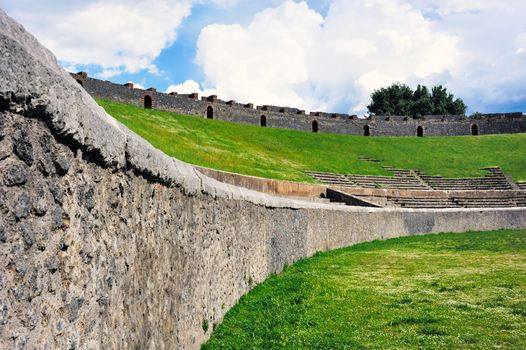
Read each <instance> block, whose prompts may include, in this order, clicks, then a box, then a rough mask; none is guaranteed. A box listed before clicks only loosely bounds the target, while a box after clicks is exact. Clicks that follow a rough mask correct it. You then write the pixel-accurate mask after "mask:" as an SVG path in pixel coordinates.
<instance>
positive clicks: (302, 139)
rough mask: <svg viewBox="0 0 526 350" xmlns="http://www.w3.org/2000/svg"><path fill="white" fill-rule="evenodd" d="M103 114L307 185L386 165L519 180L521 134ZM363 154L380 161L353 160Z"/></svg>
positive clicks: (136, 111)
mask: <svg viewBox="0 0 526 350" xmlns="http://www.w3.org/2000/svg"><path fill="white" fill-rule="evenodd" d="M98 102H99V104H100V105H101V106H103V107H104V108H105V109H106V111H107V112H108V113H109V114H111V115H112V116H113V117H115V118H116V119H117V120H119V121H120V122H122V123H123V124H125V125H126V126H127V127H128V128H130V129H131V130H133V131H134V132H136V133H137V134H139V135H140V136H142V137H143V138H145V139H146V140H148V141H149V142H150V143H151V144H152V145H153V146H155V147H156V148H158V149H160V150H162V151H163V152H165V153H166V154H168V155H170V156H173V157H176V158H178V159H180V160H183V161H185V162H188V163H192V164H195V165H201V166H205V167H210V168H214V169H219V170H225V171H231V172H236V173H241V174H247V175H254V176H260V177H266V178H275V179H282V180H292V181H301V182H313V181H314V180H313V179H312V178H310V177H309V176H307V175H305V174H304V173H303V171H305V170H317V171H327V172H336V173H353V174H365V175H390V173H388V172H386V171H385V170H384V169H382V166H384V165H389V166H394V167H399V168H404V169H422V170H425V171H426V172H427V173H429V174H431V175H442V176H447V177H463V176H483V175H484V172H483V171H481V170H480V168H482V167H488V166H500V167H502V169H503V170H504V172H505V173H507V174H509V175H512V176H513V178H514V179H515V180H526V134H514V135H488V136H477V137H473V136H461V137H424V138H417V137H363V136H350V135H336V134H323V133H320V134H314V133H309V132H301V131H293V130H284V129H275V128H261V127H258V126H251V125H245V124H237V123H230V122H224V121H219V120H207V119H204V118H197V117H190V116H182V115H177V114H175V113H168V112H161V111H156V110H146V109H143V108H139V107H135V106H129V105H123V104H119V103H116V102H110V101H105V100H98ZM361 156H365V157H369V158H373V159H378V160H381V162H380V163H370V162H365V161H360V160H358V158H359V157H361Z"/></svg>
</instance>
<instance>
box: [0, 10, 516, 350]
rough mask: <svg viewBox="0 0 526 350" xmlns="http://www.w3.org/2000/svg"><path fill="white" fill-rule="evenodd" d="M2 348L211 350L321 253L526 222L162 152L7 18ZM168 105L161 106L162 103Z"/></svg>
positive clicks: (1, 38) (1, 20)
mask: <svg viewBox="0 0 526 350" xmlns="http://www.w3.org/2000/svg"><path fill="white" fill-rule="evenodd" d="M0 50H1V52H2V53H3V55H0V344H1V346H2V347H3V348H6V349H197V348H198V347H199V345H200V344H201V343H202V342H203V341H205V340H206V339H207V338H208V337H209V336H210V334H211V333H212V331H213V328H214V325H215V324H217V323H218V322H220V320H221V319H222V317H223V316H224V314H225V313H226V311H227V310H228V309H229V308H230V307H231V306H233V305H234V304H235V303H236V302H237V300H238V299H239V298H240V296H241V295H243V294H244V293H246V292H247V291H248V290H249V289H250V288H251V287H253V286H254V285H255V284H256V283H258V282H261V281H262V280H264V279H265V278H266V277H267V276H268V275H269V274H270V273H272V272H278V271H280V270H281V269H282V268H283V266H284V264H291V263H293V262H294V261H296V260H298V259H299V258H301V257H307V256H311V255H312V254H314V253H315V252H316V251H320V250H326V249H334V248H338V247H344V246H348V245H351V244H354V243H358V242H362V241H365V240H371V239H383V238H390V237H396V236H401V235H412V234H420V233H431V232H441V231H454V232H461V231H466V230H491V229H498V228H524V227H526V215H525V214H526V211H525V210H523V209H509V210H444V211H430V210H401V209H400V210H386V209H374V208H373V209H365V208H354V207H341V206H335V205H330V204H329V205H327V204H318V203H308V202H303V201H297V200H290V199H283V198H278V197H272V196H268V195H264V194H261V193H257V192H253V191H250V190H245V189H242V188H238V187H234V186H230V185H226V184H223V183H219V182H217V181H215V180H213V179H210V178H208V177H206V176H204V175H202V174H200V173H199V172H197V171H196V170H195V169H194V168H193V167H191V166H189V165H187V164H185V163H182V162H180V161H177V160H175V159H173V158H169V157H168V156H166V155H164V154H162V153H161V152H159V151H158V150H156V149H154V148H153V147H152V146H151V145H149V144H148V143H146V142H145V141H144V140H142V139H140V138H139V137H138V136H137V135H135V134H133V133H131V132H130V131H129V130H127V129H126V128H125V127H124V126H123V125H121V124H120V123H118V122H116V121H115V120H114V119H112V118H111V117H110V116H108V115H107V114H105V113H104V111H103V110H102V109H101V108H100V107H99V106H97V104H96V103H95V102H94V101H93V100H92V99H91V97H90V96H89V95H88V94H87V93H86V92H85V91H84V90H83V89H82V88H81V87H80V86H79V85H78V84H77V83H76V82H75V81H74V80H73V79H71V77H70V76H69V75H68V74H67V73H66V72H65V71H63V70H62V69H61V68H60V67H59V66H58V64H57V63H56V60H55V58H54V57H53V55H52V54H51V53H50V52H49V51H47V50H46V49H44V48H43V47H42V46H40V45H39V43H38V42H37V41H36V39H35V38H33V37H32V36H31V35H29V34H28V33H27V32H26V31H25V30H24V29H23V28H22V27H21V26H20V25H18V24H17V23H15V22H14V21H13V20H11V19H10V18H8V17H7V16H6V15H5V13H3V12H2V11H0ZM154 103H155V101H154Z"/></svg>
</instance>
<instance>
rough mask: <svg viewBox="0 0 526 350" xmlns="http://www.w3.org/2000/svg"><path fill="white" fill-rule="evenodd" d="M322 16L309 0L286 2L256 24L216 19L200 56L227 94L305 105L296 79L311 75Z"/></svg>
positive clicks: (211, 80) (261, 15)
mask: <svg viewBox="0 0 526 350" xmlns="http://www.w3.org/2000/svg"><path fill="white" fill-rule="evenodd" d="M322 22H323V19H322V17H321V16H320V15H319V14H317V13H316V12H314V11H313V10H310V9H309V8H308V6H307V5H306V4H305V3H294V2H291V1H287V2H285V3H284V4H283V5H281V6H280V7H278V8H272V9H266V10H264V11H262V12H260V13H258V14H257V15H256V16H255V18H254V19H253V21H252V22H251V23H250V25H249V26H248V27H246V28H243V27H241V26H239V25H211V26H208V27H206V28H204V29H203V30H202V32H201V34H200V36H199V40H198V44H197V46H198V53H197V58H196V62H197V63H198V64H199V65H200V66H201V67H202V69H203V70H204V73H205V75H206V78H207V79H206V83H207V84H208V85H210V86H214V87H215V88H216V89H217V90H218V92H220V95H221V97H223V98H227V99H228V98H235V99H238V100H240V101H246V102H254V103H275V104H283V105H285V104H289V105H303V104H304V101H303V100H302V98H301V97H300V94H299V93H298V91H296V90H295V89H294V88H292V87H293V86H294V85H298V84H303V83H305V82H307V81H308V79H309V72H308V67H307V57H306V55H307V54H308V52H310V51H311V50H312V48H311V45H312V44H314V38H313V34H315V33H316V32H318V31H320V30H321V27H320V26H321V24H322Z"/></svg>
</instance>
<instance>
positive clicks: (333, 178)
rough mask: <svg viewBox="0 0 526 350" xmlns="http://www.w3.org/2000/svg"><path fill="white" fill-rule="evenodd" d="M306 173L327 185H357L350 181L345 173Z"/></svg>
mask: <svg viewBox="0 0 526 350" xmlns="http://www.w3.org/2000/svg"><path fill="white" fill-rule="evenodd" d="M305 173H306V174H307V175H310V176H312V177H313V178H315V179H316V180H318V181H319V182H321V183H323V184H326V185H330V186H339V187H355V185H354V184H353V183H352V182H350V181H349V180H348V179H347V178H346V177H345V175H341V174H334V173H324V172H318V171H306V172H305Z"/></svg>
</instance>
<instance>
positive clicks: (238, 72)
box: [196, 0, 458, 111]
mask: <svg viewBox="0 0 526 350" xmlns="http://www.w3.org/2000/svg"><path fill="white" fill-rule="evenodd" d="M372 18H374V20H371V19H372ZM457 56H458V49H457V47H456V39H455V37H454V36H451V35H447V34H444V33H442V32H440V31H437V30H435V29H434V28H433V25H432V24H431V23H429V22H428V21H427V20H426V19H425V18H424V17H423V16H422V14H421V13H420V12H419V11H418V10H416V9H414V8H412V7H411V6H409V5H407V4H405V3H402V2H400V1H396V0H387V1H385V0H382V1H379V0H368V1H352V2H350V1H344V0H336V1H334V2H333V3H332V5H331V8H330V10H329V13H328V14H327V16H326V18H322V16H321V15H319V14H318V13H316V12H315V11H313V10H312V9H310V8H309V7H308V6H307V4H306V3H304V2H300V3H296V2H293V1H286V2H284V3H283V4H282V5H280V6H279V7H277V8H273V9H267V10H265V11H263V12H261V13H259V14H257V15H256V16H255V17H254V19H253V20H252V22H251V23H250V24H249V25H248V26H247V27H241V26H239V25H211V26H208V27H206V28H204V29H203V31H202V32H201V35H200V37H199V41H198V53H197V58H196V62H197V63H198V64H199V65H200V66H201V67H202V68H203V71H204V73H205V75H206V83H207V84H208V85H210V86H215V87H216V88H217V90H218V92H219V93H220V96H225V97H226V98H235V99H241V100H251V101H253V102H255V103H259V104H261V103H270V104H277V105H291V106H296V107H300V108H307V109H310V110H312V109H334V108H337V107H338V106H339V105H341V104H342V103H344V104H346V105H347V106H348V111H356V110H360V111H363V109H364V106H365V105H366V103H367V100H368V98H369V95H370V93H371V92H372V90H374V89H375V88H378V87H379V86H382V85H385V84H388V83H391V82H393V81H408V80H411V79H413V78H415V77H419V78H420V77H422V78H424V77H429V76H431V75H434V74H439V73H442V72H443V71H444V70H447V69H449V68H450V67H451V66H452V65H453V64H454V61H455V59H456V57H457Z"/></svg>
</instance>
